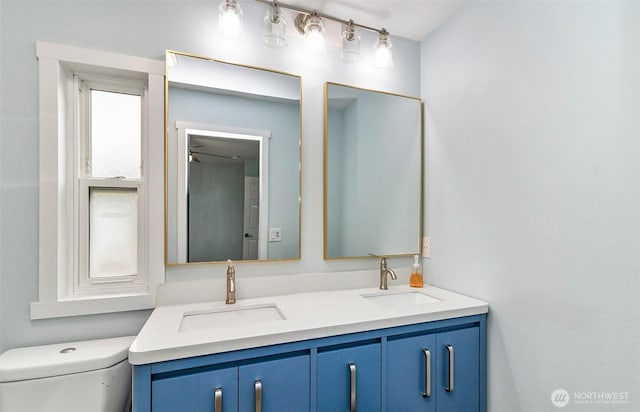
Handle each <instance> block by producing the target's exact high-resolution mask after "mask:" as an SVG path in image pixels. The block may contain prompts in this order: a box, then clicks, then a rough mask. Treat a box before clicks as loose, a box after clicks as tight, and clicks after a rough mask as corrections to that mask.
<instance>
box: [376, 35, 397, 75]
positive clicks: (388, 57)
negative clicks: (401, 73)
mask: <svg viewBox="0 0 640 412" xmlns="http://www.w3.org/2000/svg"><path fill="white" fill-rule="evenodd" d="M392 47H393V45H392V44H391V40H389V32H387V30H385V29H382V31H381V32H380V34H379V35H378V40H377V41H376V42H375V44H374V45H373V66H374V67H378V68H381V69H387V68H390V67H393V55H392V54H391V48H392Z"/></svg>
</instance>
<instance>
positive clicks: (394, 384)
mask: <svg viewBox="0 0 640 412" xmlns="http://www.w3.org/2000/svg"><path fill="white" fill-rule="evenodd" d="M387 345H388V346H387V364H388V366H387V410H389V411H418V410H419V411H425V412H435V411H447V412H456V411H460V412H474V411H480V410H483V408H484V407H483V406H482V405H481V396H480V395H481V384H480V383H481V380H482V378H481V375H480V360H481V353H480V346H481V345H480V328H479V327H478V326H473V325H470V326H469V327H462V328H461V329H454V330H449V331H443V332H431V333H425V334H418V335H417V336H416V335H410V336H396V337H393V338H390V339H389V341H388V344H387Z"/></svg>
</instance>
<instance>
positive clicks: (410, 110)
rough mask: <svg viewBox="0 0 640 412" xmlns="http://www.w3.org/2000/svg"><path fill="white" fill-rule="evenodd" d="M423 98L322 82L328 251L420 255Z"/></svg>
mask: <svg viewBox="0 0 640 412" xmlns="http://www.w3.org/2000/svg"><path fill="white" fill-rule="evenodd" d="M422 108H423V104H422V100H421V99H420V98H417V97H410V96H402V95H398V94H393V93H387V92H382V91H376V90H368V89H362V88H358V87H352V86H347V85H343V84H338V83H332V82H327V83H326V84H325V139H324V144H325V147H324V258H325V259H342V258H355V257H368V256H372V255H373V256H402V255H413V254H420V253H419V252H420V247H421V239H422V170H423V165H422V162H423V160H422V142H423V138H422V136H423V120H422V111H423V110H422Z"/></svg>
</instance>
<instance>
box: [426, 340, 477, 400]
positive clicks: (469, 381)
mask: <svg viewBox="0 0 640 412" xmlns="http://www.w3.org/2000/svg"><path fill="white" fill-rule="evenodd" d="M479 335H480V331H479V329H478V328H477V327H474V328H467V329H460V330H453V331H450V332H444V333H439V334H438V335H437V336H436V340H437V342H436V343H437V346H438V353H437V362H436V365H437V366H436V368H437V370H436V377H437V381H438V382H439V383H438V384H439V389H438V394H437V402H438V410H439V411H447V412H458V411H459V412H474V411H479V410H480V337H479Z"/></svg>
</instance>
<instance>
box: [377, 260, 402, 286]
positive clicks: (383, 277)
mask: <svg viewBox="0 0 640 412" xmlns="http://www.w3.org/2000/svg"><path fill="white" fill-rule="evenodd" d="M387 274H389V275H390V276H391V279H393V280H396V279H398V276H397V275H396V272H394V271H393V270H391V269H389V268H388V267H387V258H384V257H383V258H382V259H380V289H381V290H387V289H389V288H388V287H387Z"/></svg>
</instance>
